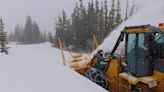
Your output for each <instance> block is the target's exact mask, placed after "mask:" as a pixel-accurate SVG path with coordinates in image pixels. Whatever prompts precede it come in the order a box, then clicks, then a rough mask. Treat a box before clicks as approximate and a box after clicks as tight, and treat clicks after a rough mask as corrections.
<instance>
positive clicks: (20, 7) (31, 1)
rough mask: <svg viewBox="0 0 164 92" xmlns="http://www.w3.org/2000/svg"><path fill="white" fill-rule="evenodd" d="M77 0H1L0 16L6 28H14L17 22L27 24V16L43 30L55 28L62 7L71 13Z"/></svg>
mask: <svg viewBox="0 0 164 92" xmlns="http://www.w3.org/2000/svg"><path fill="white" fill-rule="evenodd" d="M76 1H77V0H0V17H2V18H3V21H4V23H5V27H6V29H5V30H13V28H14V27H15V25H16V24H23V25H24V24H25V20H26V16H27V15H31V17H32V18H33V19H34V20H35V21H36V22H37V23H38V24H39V26H40V29H41V30H49V31H52V30H54V23H55V18H56V17H57V16H58V15H60V13H61V11H62V9H64V10H66V11H67V12H68V13H70V12H71V11H72V9H73V7H74V5H75V2H76Z"/></svg>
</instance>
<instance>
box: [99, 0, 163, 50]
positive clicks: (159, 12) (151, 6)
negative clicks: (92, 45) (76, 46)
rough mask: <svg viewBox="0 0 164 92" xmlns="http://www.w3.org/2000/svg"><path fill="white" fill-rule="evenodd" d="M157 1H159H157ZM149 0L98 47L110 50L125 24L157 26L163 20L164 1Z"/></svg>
mask: <svg viewBox="0 0 164 92" xmlns="http://www.w3.org/2000/svg"><path fill="white" fill-rule="evenodd" d="M145 1H148V0H145ZM157 1H159V2H157ZM157 1H154V0H150V2H148V4H146V3H145V5H147V6H145V8H144V9H143V10H141V11H140V12H138V13H137V14H136V15H134V16H133V17H131V18H130V19H129V20H127V21H126V22H124V23H123V24H122V25H120V26H119V27H118V28H117V29H116V30H114V31H113V32H112V33H111V34H110V35H109V36H108V37H107V38H106V39H105V40H104V42H103V43H102V44H101V45H100V46H99V48H98V49H103V50H104V51H111V50H112V49H113V47H114V45H115V44H116V41H117V39H118V37H119V35H120V32H121V31H122V30H123V29H124V27H125V26H134V25H145V24H151V25H153V26H158V24H159V23H160V22H164V5H163V4H164V1H163V0H157Z"/></svg>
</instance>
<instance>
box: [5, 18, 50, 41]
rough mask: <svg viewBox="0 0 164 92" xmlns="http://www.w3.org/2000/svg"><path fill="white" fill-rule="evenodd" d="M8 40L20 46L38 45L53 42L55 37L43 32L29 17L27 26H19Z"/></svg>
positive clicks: (10, 34)
mask: <svg viewBox="0 0 164 92" xmlns="http://www.w3.org/2000/svg"><path fill="white" fill-rule="evenodd" d="M8 40H9V41H10V42H18V43H19V44H38V43H42V42H46V41H49V42H52V41H53V36H52V34H51V33H50V32H48V33H46V32H41V30H40V29H39V26H38V24H37V23H36V22H35V21H34V20H32V18H31V16H27V18H26V23H25V25H24V26H22V25H19V24H17V25H16V27H15V29H14V31H13V32H12V31H11V32H10V33H9V36H8Z"/></svg>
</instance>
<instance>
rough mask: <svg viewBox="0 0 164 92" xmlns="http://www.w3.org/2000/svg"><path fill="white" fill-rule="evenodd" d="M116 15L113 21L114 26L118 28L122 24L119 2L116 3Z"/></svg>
mask: <svg viewBox="0 0 164 92" xmlns="http://www.w3.org/2000/svg"><path fill="white" fill-rule="evenodd" d="M116 12H117V14H116V19H115V24H116V25H115V26H116V27H118V26H119V25H120V24H121V23H122V21H123V20H122V18H121V13H120V12H121V6H120V0H118V2H117V11H116Z"/></svg>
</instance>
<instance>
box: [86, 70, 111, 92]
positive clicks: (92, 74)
mask: <svg viewBox="0 0 164 92" xmlns="http://www.w3.org/2000/svg"><path fill="white" fill-rule="evenodd" d="M84 76H85V77H86V78H88V79H89V80H91V81H93V82H95V83H97V84H98V85H100V86H102V87H103V88H105V89H106V90H110V89H109V83H108V80H107V78H106V77H105V74H104V73H103V72H102V71H100V70H98V69H96V68H91V69H88V70H87V71H86V72H85V73H84Z"/></svg>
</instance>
